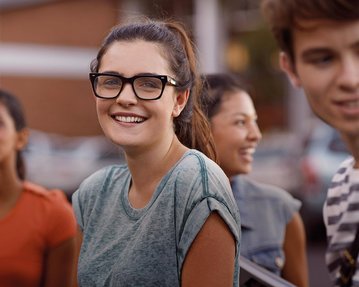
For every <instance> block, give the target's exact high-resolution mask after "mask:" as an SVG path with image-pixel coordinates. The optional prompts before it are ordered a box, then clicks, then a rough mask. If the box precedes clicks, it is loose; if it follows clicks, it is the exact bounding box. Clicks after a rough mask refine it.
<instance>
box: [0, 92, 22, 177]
mask: <svg viewBox="0 0 359 287" xmlns="http://www.w3.org/2000/svg"><path fill="white" fill-rule="evenodd" d="M0 103H1V104H3V105H4V106H5V108H6V109H7V111H8V113H9V115H10V117H11V118H12V120H13V121H14V124H15V129H16V131H21V130H22V129H24V128H26V120H25V116H24V112H23V109H22V106H21V103H20V101H19V100H18V99H17V98H16V97H15V96H14V95H12V94H10V93H9V92H6V91H3V90H0ZM16 171H17V174H18V176H19V178H20V179H22V180H24V179H25V162H24V159H23V156H22V153H21V151H18V152H17V155H16Z"/></svg>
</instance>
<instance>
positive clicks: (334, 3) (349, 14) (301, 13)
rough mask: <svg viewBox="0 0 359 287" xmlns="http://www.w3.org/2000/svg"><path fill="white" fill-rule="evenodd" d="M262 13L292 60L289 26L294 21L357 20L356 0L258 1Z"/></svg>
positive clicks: (358, 9)
mask: <svg viewBox="0 0 359 287" xmlns="http://www.w3.org/2000/svg"><path fill="white" fill-rule="evenodd" d="M261 9H262V13H263V15H264V16H265V18H266V20H267V21H268V22H269V26H270V28H271V30H272V33H273V35H274V37H275V39H276V41H277V43H278V45H279V48H280V49H281V50H282V51H284V52H286V53H287V54H288V55H289V56H290V58H291V59H292V61H294V50H293V39H292V29H293V28H294V27H300V24H299V23H298V21H300V20H301V19H303V20H312V19H328V20H334V21H338V22H348V21H356V20H359V1H358V0H329V1H328V0H262V3H261Z"/></svg>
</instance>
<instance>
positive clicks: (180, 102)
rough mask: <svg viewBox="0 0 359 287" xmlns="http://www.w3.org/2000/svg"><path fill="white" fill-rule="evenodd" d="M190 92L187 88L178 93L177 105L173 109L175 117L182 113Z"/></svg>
mask: <svg viewBox="0 0 359 287" xmlns="http://www.w3.org/2000/svg"><path fill="white" fill-rule="evenodd" d="M189 93H190V91H189V89H187V90H185V91H183V92H179V93H178V94H177V95H176V99H175V105H174V107H173V110H172V116H173V117H174V118H176V117H178V116H179V115H180V114H181V112H182V110H183V109H184V107H185V106H186V104H187V101H188V98H189Z"/></svg>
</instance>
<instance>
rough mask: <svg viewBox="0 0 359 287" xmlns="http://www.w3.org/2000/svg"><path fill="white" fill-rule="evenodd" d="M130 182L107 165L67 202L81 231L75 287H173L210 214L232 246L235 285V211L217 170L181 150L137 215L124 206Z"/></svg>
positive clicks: (119, 167) (121, 169)
mask: <svg viewBox="0 0 359 287" xmlns="http://www.w3.org/2000/svg"><path fill="white" fill-rule="evenodd" d="M130 182H131V174H130V172H129V170H128V167H127V166H126V165H115V166H110V167H106V168H104V169H101V170H99V171H98V172H96V173H94V174H93V175H91V176H90V177H89V178H87V179H86V180H85V181H84V182H83V183H82V184H81V186H80V187H79V189H78V190H77V191H76V192H75V193H74V195H73V198H72V202H73V207H74V210H75V214H76V217H77V221H78V224H79V226H80V228H81V229H82V231H83V244H82V247H81V252H80V258H79V265H78V280H79V284H80V286H84V287H91V286H180V285H181V283H180V282H181V270H182V266H183V262H184V260H185V257H186V255H187V252H188V250H189V247H190V246H191V243H192V242H193V240H194V239H195V237H196V235H197V234H198V232H199V231H200V229H201V227H202V226H203V224H204V223H205V221H206V219H207V217H208V216H209V215H210V213H211V212H213V211H217V212H218V214H219V215H220V216H221V218H222V219H223V220H224V221H225V223H226V224H227V225H228V227H229V229H230V230H231V232H232V233H233V236H234V238H235V239H236V260H235V274H234V284H233V286H238V278H239V264H238V258H239V239H240V228H239V226H240V219H239V211H238V207H237V205H236V203H235V200H234V198H233V195H232V192H231V187H230V184H229V181H228V179H227V177H226V175H225V174H224V173H223V171H222V170H221V169H220V168H219V166H218V165H216V164H215V163H214V162H213V161H211V160H210V159H208V158H207V157H206V156H205V155H203V154H202V153H200V152H198V151H195V150H189V151H187V152H186V153H185V155H184V156H183V157H182V158H181V159H180V160H179V161H178V163H177V164H176V165H175V166H174V167H173V168H172V169H171V170H170V171H169V172H168V173H167V174H166V175H165V176H164V177H163V178H162V180H161V182H160V183H159V185H158V187H157V189H156V191H155V192H154V194H153V196H152V198H151V200H150V201H149V203H148V204H147V205H146V207H144V208H142V209H135V208H133V207H131V205H130V203H129V200H128V191H129V186H130ZM214 260H215V259H214Z"/></svg>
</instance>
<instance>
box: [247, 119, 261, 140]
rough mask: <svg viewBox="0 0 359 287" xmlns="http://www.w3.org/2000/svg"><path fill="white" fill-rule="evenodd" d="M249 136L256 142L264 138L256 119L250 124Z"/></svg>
mask: <svg viewBox="0 0 359 287" xmlns="http://www.w3.org/2000/svg"><path fill="white" fill-rule="evenodd" d="M248 138H249V139H250V140H252V141H255V142H259V141H260V140H261V138H262V133H261V131H260V129H259V127H258V124H257V122H256V121H253V122H252V124H251V125H250V128H249V132H248Z"/></svg>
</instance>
